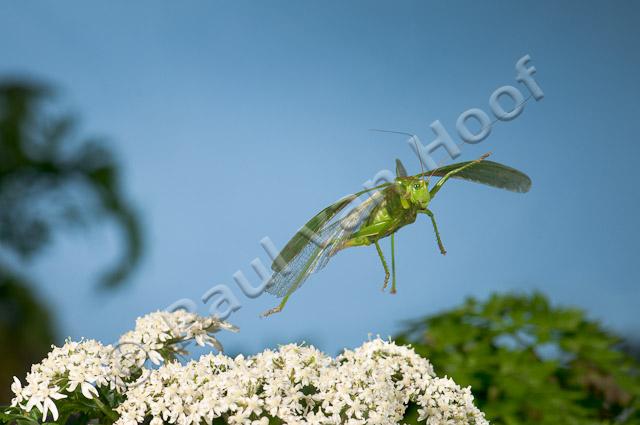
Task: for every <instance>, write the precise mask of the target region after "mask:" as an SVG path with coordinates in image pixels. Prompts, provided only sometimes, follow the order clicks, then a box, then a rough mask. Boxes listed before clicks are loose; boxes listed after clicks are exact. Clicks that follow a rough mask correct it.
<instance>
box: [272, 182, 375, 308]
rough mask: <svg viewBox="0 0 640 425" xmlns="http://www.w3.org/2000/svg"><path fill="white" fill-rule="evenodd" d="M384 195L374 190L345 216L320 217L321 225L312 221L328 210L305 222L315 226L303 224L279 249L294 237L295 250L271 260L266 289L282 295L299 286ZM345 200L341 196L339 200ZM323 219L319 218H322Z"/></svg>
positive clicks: (320, 265)
mask: <svg viewBox="0 0 640 425" xmlns="http://www.w3.org/2000/svg"><path fill="white" fill-rule="evenodd" d="M385 186H387V185H385ZM354 195H355V194H354ZM354 195H352V196H354ZM383 198H384V196H383V195H382V192H381V191H380V190H378V191H375V192H373V193H372V195H371V196H370V197H369V198H368V199H367V200H365V201H364V202H362V203H361V204H360V205H358V206H356V207H354V208H353V209H352V210H351V211H350V212H349V213H348V214H346V216H344V217H342V218H338V219H335V220H330V219H329V220H323V222H322V224H321V225H318V221H317V220H316V221H314V220H315V219H316V218H317V217H318V216H320V214H322V213H323V212H325V211H326V210H327V209H325V210H323V211H321V212H320V214H318V215H316V217H314V218H313V219H311V220H310V221H309V222H308V223H307V225H309V223H311V224H312V225H314V226H316V227H313V228H311V227H309V228H307V227H306V225H305V227H303V228H302V229H300V230H299V231H298V233H296V235H295V236H294V237H293V238H292V239H291V241H289V243H288V244H287V246H286V247H285V249H283V250H282V251H283V252H284V251H285V250H286V249H287V247H289V245H291V244H292V242H294V239H296V241H295V244H296V250H297V252H296V253H295V254H294V255H293V256H291V257H284V255H282V253H281V254H280V256H279V258H277V259H276V260H275V261H274V264H273V265H272V267H271V268H272V269H273V270H274V271H275V273H274V274H273V275H272V276H271V278H270V279H269V283H267V286H266V288H265V290H266V291H267V292H269V293H270V294H273V295H276V296H278V297H283V296H285V295H286V294H288V293H290V292H293V291H295V290H297V289H298V288H300V286H302V284H303V283H304V281H305V280H306V279H307V278H308V277H309V275H311V274H312V273H314V272H316V271H318V270H320V269H322V268H323V267H324V266H326V265H327V263H328V262H329V259H330V258H331V257H332V256H333V255H334V254H335V253H337V252H338V251H339V250H340V249H342V248H343V247H344V242H346V241H347V240H348V239H349V237H350V236H351V235H352V234H353V233H354V232H356V231H358V230H359V229H360V228H361V227H362V225H363V223H364V222H365V221H366V218H367V217H369V215H370V214H371V212H372V211H373V209H374V208H375V207H376V206H377V205H378V204H379V203H380V202H381V201H382V199H383ZM345 199H346V198H343V199H342V200H345ZM353 199H355V198H353ZM342 200H341V201H342ZM341 201H338V202H336V203H335V204H333V205H332V206H330V207H327V208H331V207H333V206H335V208H338V207H339V209H338V210H336V211H335V212H334V211H333V210H332V209H330V210H329V212H327V213H326V214H332V216H333V217H335V215H336V214H337V212H338V211H339V210H341V209H343V208H344V206H346V205H344V206H343V205H341V204H339V203H340V202H341ZM324 218H325V217H321V219H324ZM289 252H291V251H289ZM284 258H288V260H287V261H286V262H284V261H282V262H280V263H279V264H278V265H277V266H276V263H278V262H279V260H284ZM276 268H277V270H276Z"/></svg>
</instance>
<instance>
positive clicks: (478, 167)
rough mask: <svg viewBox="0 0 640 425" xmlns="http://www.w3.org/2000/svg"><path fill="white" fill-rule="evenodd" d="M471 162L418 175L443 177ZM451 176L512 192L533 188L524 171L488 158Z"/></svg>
mask: <svg viewBox="0 0 640 425" xmlns="http://www.w3.org/2000/svg"><path fill="white" fill-rule="evenodd" d="M470 162H472V161H468V162H459V163H457V164H451V165H447V166H444V167H440V168H436V169H435V170H431V171H429V172H427V173H422V174H418V176H420V177H423V176H431V175H433V176H437V177H442V176H444V175H445V174H447V173H449V172H450V171H453V170H455V169H457V168H460V167H462V166H464V165H466V164H469V163H470ZM451 178H454V179H464V180H469V181H472V182H476V183H482V184H486V185H489V186H493V187H497V188H500V189H506V190H510V191H512V192H520V193H525V192H528V191H529V189H531V179H530V178H529V176H527V175H526V174H524V173H523V172H521V171H518V170H516V169H515V168H511V167H508V166H506V165H504V164H500V163H498V162H493V161H486V160H485V161H481V162H477V163H476V164H474V165H473V166H471V167H469V168H466V169H464V170H462V171H460V172H459V173H456V174H454V175H452V176H451Z"/></svg>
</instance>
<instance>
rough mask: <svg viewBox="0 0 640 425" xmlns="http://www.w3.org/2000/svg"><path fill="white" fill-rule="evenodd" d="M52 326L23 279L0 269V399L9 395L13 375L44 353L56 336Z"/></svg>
mask: <svg viewBox="0 0 640 425" xmlns="http://www.w3.org/2000/svg"><path fill="white" fill-rule="evenodd" d="M1 270H3V268H2V267H1V264H0V271H1ZM5 270H6V268H5ZM52 328H53V326H52V322H51V316H50V314H49V312H48V311H47V309H46V307H44V306H43V305H42V304H41V303H40V302H39V301H38V300H37V299H36V298H35V297H34V296H33V294H32V293H31V291H30V290H29V287H28V285H27V284H26V282H25V281H24V280H22V279H21V278H19V277H18V276H14V275H8V274H7V273H6V272H5V273H0V359H2V364H1V365H0V402H7V401H9V400H10V399H11V391H10V389H9V385H10V383H11V378H12V376H13V375H15V374H17V373H19V372H20V373H24V372H26V369H27V368H28V367H29V365H31V364H33V363H37V362H39V361H40V360H42V358H44V356H45V355H46V354H47V352H48V351H49V348H50V344H51V342H52V341H53V340H54V338H55V335H54V331H53V329H52Z"/></svg>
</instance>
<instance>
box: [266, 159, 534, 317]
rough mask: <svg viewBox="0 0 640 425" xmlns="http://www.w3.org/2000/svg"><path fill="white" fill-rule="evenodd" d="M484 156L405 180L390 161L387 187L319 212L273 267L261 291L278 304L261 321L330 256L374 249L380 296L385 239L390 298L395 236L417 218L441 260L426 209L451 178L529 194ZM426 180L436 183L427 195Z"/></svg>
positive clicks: (514, 175)
mask: <svg viewBox="0 0 640 425" xmlns="http://www.w3.org/2000/svg"><path fill="white" fill-rule="evenodd" d="M488 156H489V154H488V153H487V154H484V155H482V156H481V157H480V158H478V159H476V160H474V161H468V162H460V163H457V164H452V165H447V166H444V167H440V168H436V169H434V170H431V171H429V172H422V173H420V174H417V175H415V176H408V175H407V171H406V169H405V168H404V166H403V165H402V162H400V160H398V159H396V178H395V180H394V181H393V182H390V183H384V184H381V185H379V186H376V187H373V188H370V189H366V190H363V191H360V192H357V193H354V194H352V195H349V196H346V197H344V198H342V199H340V200H338V201H337V202H335V203H334V204H332V205H329V206H328V207H327V208H325V209H323V210H322V211H320V212H319V213H318V214H317V215H315V216H314V217H313V218H312V219H311V220H309V221H308V222H307V224H305V225H304V226H303V227H302V228H301V229H300V230H299V231H298V232H297V233H296V234H295V235H294V236H293V238H291V240H290V241H289V242H288V243H287V245H286V246H285V247H284V248H283V249H282V251H280V253H279V254H278V257H277V258H276V259H275V260H274V261H273V264H272V265H271V269H272V270H273V271H274V274H273V275H272V276H271V278H270V279H269V281H268V282H267V284H266V288H265V290H266V291H267V292H269V293H271V294H274V295H276V296H278V297H283V299H282V302H281V303H280V304H279V305H278V306H277V307H275V308H272V309H271V310H268V311H266V312H265V313H263V316H268V315H270V314H273V313H277V312H279V311H281V310H282V309H283V308H284V306H285V304H286V303H287V301H288V300H289V297H290V296H291V294H292V293H293V292H294V291H296V290H297V289H298V288H300V286H301V285H302V284H303V283H304V281H305V280H306V279H307V278H308V277H309V275H311V274H312V273H314V272H316V271H318V270H320V269H321V268H323V267H324V266H326V264H327V262H328V261H329V259H330V258H331V257H332V256H334V255H335V254H336V253H337V252H339V251H341V250H343V249H345V248H350V247H355V246H368V245H371V244H374V245H375V247H376V250H377V252H378V256H379V257H380V262H381V263H382V267H383V269H384V272H385V277H384V284H383V287H382V289H383V290H384V289H385V288H386V287H387V284H388V281H389V276H390V273H389V266H388V265H387V261H386V259H385V257H384V254H383V253H382V249H381V248H380V244H379V243H378V241H379V240H380V239H382V238H385V237H387V236H391V277H392V282H391V293H395V292H396V270H395V233H396V232H397V231H398V230H399V229H400V228H401V227H404V226H406V225H407V224H411V223H413V222H414V221H415V220H416V217H417V215H418V214H425V215H427V216H428V217H429V218H430V220H431V223H432V225H433V230H434V233H435V237H436V242H437V244H438V248H439V249H440V252H441V253H442V254H443V255H444V254H446V251H445V249H444V245H443V244H442V239H441V238H440V232H439V231H438V226H437V224H436V219H435V216H434V214H433V213H432V212H431V210H429V208H428V206H429V203H430V202H431V200H432V199H433V198H434V196H435V195H436V194H437V193H438V191H439V190H440V189H441V188H442V186H443V185H444V184H445V183H446V182H447V180H449V179H450V178H452V177H453V178H459V179H464V180H469V181H473V182H476V183H482V184H486V185H489V186H493V187H497V188H500V189H506V190H510V191H512V192H520V193H525V192H527V191H529V189H530V188H531V179H529V177H528V176H527V175H526V174H524V173H522V172H520V171H518V170H516V169H513V168H511V167H508V166H506V165H503V164H499V163H497V162H492V161H485V158H486V157H488ZM432 176H435V177H440V179H439V180H438V181H437V182H436V183H435V184H434V185H433V187H431V189H429V180H430V178H431V177H432ZM365 193H367V194H368V195H369V197H368V198H367V199H366V200H365V201H363V202H362V203H361V204H359V205H357V206H355V207H353V208H352V209H351V210H350V211H349V212H348V213H347V214H346V215H342V216H339V213H340V212H341V211H346V210H345V208H346V207H347V206H348V205H350V204H351V203H352V201H354V200H355V199H356V198H358V197H359V196H361V195H363V194H365Z"/></svg>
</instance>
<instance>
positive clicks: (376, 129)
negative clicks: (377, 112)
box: [369, 128, 429, 184]
mask: <svg viewBox="0 0 640 425" xmlns="http://www.w3.org/2000/svg"><path fill="white" fill-rule="evenodd" d="M369 131H377V132H379V133H394V134H404V135H405V136H409V137H410V138H411V140H413V144H414V146H415V147H416V152H417V153H418V161H420V170H422V177H423V179H424V164H422V156H420V149H419V148H418V136H416V135H415V134H411V133H407V132H406V131H397V130H382V129H379V128H370V129H369ZM426 182H427V184H429V180H426Z"/></svg>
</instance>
